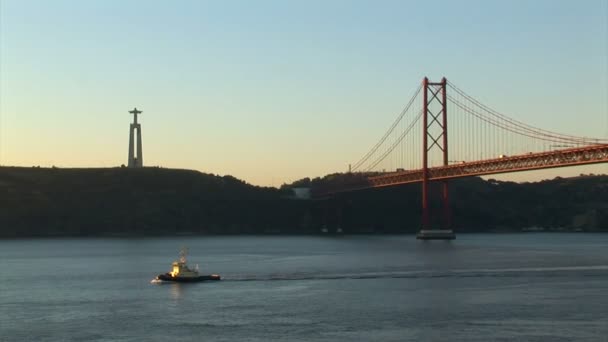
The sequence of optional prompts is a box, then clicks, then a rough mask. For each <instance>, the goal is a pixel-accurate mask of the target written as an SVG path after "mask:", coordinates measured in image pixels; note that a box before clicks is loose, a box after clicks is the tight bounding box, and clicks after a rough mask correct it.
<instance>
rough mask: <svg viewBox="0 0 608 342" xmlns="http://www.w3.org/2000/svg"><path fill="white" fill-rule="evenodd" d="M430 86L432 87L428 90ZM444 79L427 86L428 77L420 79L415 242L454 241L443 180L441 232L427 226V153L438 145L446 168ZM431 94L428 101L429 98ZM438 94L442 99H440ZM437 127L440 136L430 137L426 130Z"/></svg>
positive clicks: (446, 121)
mask: <svg viewBox="0 0 608 342" xmlns="http://www.w3.org/2000/svg"><path fill="white" fill-rule="evenodd" d="M429 86H431V87H429ZM446 86H447V80H446V79H445V77H444V78H443V79H442V80H441V82H440V83H430V82H429V79H428V78H426V77H425V78H424V79H423V80H422V100H423V104H422V106H423V107H422V110H423V113H422V222H421V223H422V227H421V229H420V232H419V233H418V235H417V236H416V238H417V239H421V240H453V239H455V238H456V236H455V235H454V231H452V229H451V218H450V215H451V214H450V199H449V192H448V182H447V180H446V181H443V187H442V193H441V201H442V206H443V229H432V227H431V224H430V216H429V203H428V202H429V198H428V195H429V193H428V192H429V165H428V163H429V160H428V154H429V151H430V150H431V149H432V148H433V147H435V146H437V147H438V148H439V149H440V150H441V151H442V155H443V165H444V166H447V165H448V117H447V115H448V110H447V94H446ZM429 93H430V95H431V96H430V99H429ZM440 93H441V97H440V96H439V95H440ZM435 103H439V105H440V106H439V111H437V113H433V111H436V110H435V109H434V108H435V107H437V106H435V107H434V108H433V111H432V110H431V109H430V108H429V107H430V106H431V104H435ZM429 114H430V115H431V122H430V124H429ZM440 115H441V123H440V122H439V118H440V117H439V116H440ZM433 124H436V125H438V126H440V128H441V133H440V134H439V135H438V136H434V135H432V132H430V131H429V127H430V126H433ZM428 138H431V140H432V142H433V143H432V144H431V146H430V147H429V139H428Z"/></svg>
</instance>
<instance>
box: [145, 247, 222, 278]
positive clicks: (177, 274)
mask: <svg viewBox="0 0 608 342" xmlns="http://www.w3.org/2000/svg"><path fill="white" fill-rule="evenodd" d="M187 253H188V251H187V249H186V248H182V249H181V251H180V252H179V260H178V261H174V262H173V264H172V265H171V266H172V270H171V272H167V273H163V274H159V275H157V276H156V278H155V279H154V280H153V282H154V281H161V280H162V281H175V282H181V283H191V282H199V281H205V280H220V279H221V278H220V276H219V275H217V274H209V275H200V274H199V273H198V265H196V267H195V268H194V269H191V268H189V267H188V265H186V254H187Z"/></svg>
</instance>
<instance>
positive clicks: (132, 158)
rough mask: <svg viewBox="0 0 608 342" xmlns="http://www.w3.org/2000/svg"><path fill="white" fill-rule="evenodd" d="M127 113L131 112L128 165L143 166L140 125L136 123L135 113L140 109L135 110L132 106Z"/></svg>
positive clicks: (133, 166)
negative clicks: (135, 143) (135, 141)
mask: <svg viewBox="0 0 608 342" xmlns="http://www.w3.org/2000/svg"><path fill="white" fill-rule="evenodd" d="M129 113H131V114H133V123H132V124H131V127H130V131H129V163H128V166H129V167H131V168H136V167H143V166H144V158H143V151H142V147H141V125H140V124H139V123H137V114H141V113H142V111H141V110H137V108H134V109H133V110H131V111H129ZM136 132H137V156H136V155H135V149H134V147H135V146H134V144H133V143H134V135H135V133H136Z"/></svg>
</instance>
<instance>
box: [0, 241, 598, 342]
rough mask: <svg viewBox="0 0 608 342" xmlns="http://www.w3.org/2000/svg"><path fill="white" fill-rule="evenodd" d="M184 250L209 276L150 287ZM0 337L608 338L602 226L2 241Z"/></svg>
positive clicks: (482, 339) (186, 339)
mask: <svg viewBox="0 0 608 342" xmlns="http://www.w3.org/2000/svg"><path fill="white" fill-rule="evenodd" d="M181 246H188V248H189V251H190V253H189V256H188V260H189V263H190V264H192V265H194V264H198V265H199V267H200V268H201V270H202V271H203V272H208V273H218V274H221V275H222V277H223V280H222V281H220V282H206V283H197V284H171V283H169V284H152V283H150V280H151V279H152V278H154V276H155V275H157V274H159V273H164V272H167V271H169V268H170V264H171V262H172V261H174V260H175V259H177V253H178V251H179V249H180V247H181ZM0 270H1V271H2V277H1V278H0V341H143V340H146V341H167V340H170V339H172V340H177V341H511V340H513V341H571V340H579V341H608V339H607V336H608V234H588V233H525V234H460V235H458V236H457V240H455V241H451V242H445V241H430V242H423V241H417V240H416V239H415V238H414V237H413V236H411V235H398V236H387V235H369V236H212V237H172V238H133V239H97V238H95V239H93V238H91V239H23V240H1V241H0Z"/></svg>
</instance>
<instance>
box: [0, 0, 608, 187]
mask: <svg viewBox="0 0 608 342" xmlns="http://www.w3.org/2000/svg"><path fill="white" fill-rule="evenodd" d="M425 76H428V77H429V78H430V79H432V80H440V79H441V77H444V76H445V77H446V78H448V80H449V81H450V82H453V83H454V84H456V85H458V87H459V88H461V89H463V90H465V91H466V92H467V93H468V94H471V95H473V96H475V97H476V98H477V99H479V100H481V101H482V102H483V103H486V104H488V105H490V106H491V107H492V108H494V109H496V110H498V111H500V112H502V113H508V115H509V116H511V117H513V118H515V119H517V120H520V121H523V122H526V123H528V124H530V125H533V126H537V127H541V128H544V129H548V130H552V131H556V132H560V133H566V134H573V135H582V136H591V137H600V138H608V0H578V1H575V0H572V1H556V0H551V1H544V0H537V1H521V0H514V1H468V0H464V1H432V2H431V1H427V2H421V1H407V0H402V1H384V0H380V1H357V0H350V1H339V0H324V1H317V0H307V1H295V0H294V1H264V0H260V1H244V0H243V1H231V0H227V1H185V0H177V1H157V0H141V1H135V0H103V1H102V0H95V1H94V0H90V1H81V0H70V1H68V0H53V1H46V0H44V1H43V0H38V1H34V0H0V165H16V166H33V165H40V166H52V165H55V166H58V167H112V166H119V165H121V164H126V163H127V147H128V135H129V123H130V122H131V121H132V116H131V115H130V114H129V113H128V111H129V110H131V109H132V108H133V107H137V108H138V109H140V110H143V114H141V115H140V117H139V122H140V123H141V125H142V136H143V149H144V151H143V159H144V164H145V165H147V166H162V167H169V168H184V169H196V170H200V171H202V172H207V173H214V174H220V175H225V174H229V175H233V176H235V177H237V178H240V179H243V180H245V181H247V182H249V183H252V184H256V185H270V186H280V185H281V184H283V183H288V182H292V181H294V180H297V179H300V178H303V177H316V176H323V175H325V174H328V173H333V172H338V171H346V170H347V169H348V164H349V163H354V162H356V161H357V160H358V159H359V158H360V157H361V156H362V155H363V154H365V153H366V152H367V151H368V150H369V148H370V147H371V146H372V145H373V144H374V143H375V142H376V141H377V140H378V139H379V138H380V136H382V134H383V133H384V132H385V131H386V129H387V128H388V126H390V124H391V123H392V122H393V120H394V119H395V117H396V116H397V115H398V114H399V112H400V111H401V109H402V108H403V107H404V105H405V104H406V103H407V101H408V100H409V97H410V96H411V94H412V93H413V91H414V90H415V89H416V88H417V87H418V85H419V84H420V82H421V80H422V78H423V77H425ZM591 172H594V173H608V165H606V164H602V165H595V166H587V167H575V168H565V169H556V170H547V171H535V172H527V173H519V174H507V175H504V176H501V177H494V178H500V179H512V180H516V181H523V180H537V179H541V178H553V177H555V176H570V175H578V174H579V173H591Z"/></svg>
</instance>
